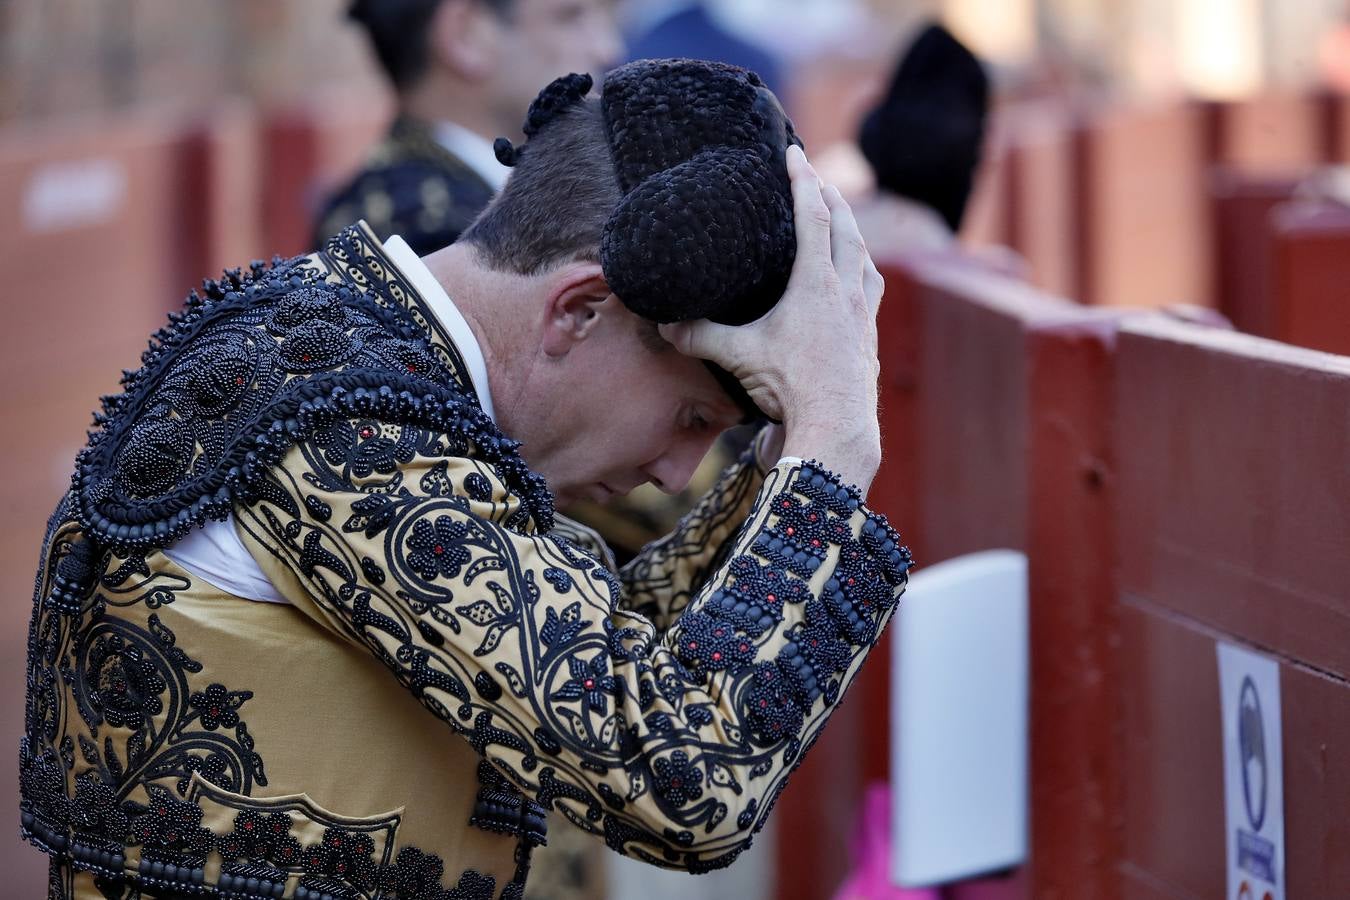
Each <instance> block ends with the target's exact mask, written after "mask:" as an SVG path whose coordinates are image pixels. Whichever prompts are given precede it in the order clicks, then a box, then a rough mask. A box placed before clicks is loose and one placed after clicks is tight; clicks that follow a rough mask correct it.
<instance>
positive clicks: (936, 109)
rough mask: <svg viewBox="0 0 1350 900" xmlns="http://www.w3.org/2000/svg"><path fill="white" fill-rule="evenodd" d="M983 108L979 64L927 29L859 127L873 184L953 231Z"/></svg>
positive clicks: (935, 28) (984, 81) (980, 134)
mask: <svg viewBox="0 0 1350 900" xmlns="http://www.w3.org/2000/svg"><path fill="white" fill-rule="evenodd" d="M988 105H989V79H988V77H987V76H986V75H985V72H984V68H983V67H982V66H981V65H980V62H979V60H977V59H976V58H975V56H974V55H973V54H972V53H971V52H970V51H969V50H967V49H966V48H965V47H964V46H963V45H962V44H961V42H960V41H958V40H957V39H956V38H954V37H952V35H951V33H950V32H948V31H947V30H946V29H945V28H943V27H942V26H941V25H930V26H928V27H927V28H926V29H924V31H923V33H922V34H920V35H919V37H918V39H917V40H915V41H914V43H913V45H911V47H910V49H909V52H908V53H906V54H905V57H904V59H902V60H901V61H900V66H899V67H898V68H897V69H896V72H895V77H894V78H893V79H892V81H891V87H890V91H889V92H888V93H887V94H886V99H884V100H883V101H882V102H881V103H880V105H878V106H877V107H876V109H874V110H872V112H871V113H869V114H868V116H867V118H866V119H865V120H864V121H863V126H862V133H861V135H860V137H859V144H860V145H861V147H862V152H863V155H864V156H866V157H867V161H868V162H869V163H871V165H872V170H873V171H874V172H875V173H876V177H877V184H878V185H879V186H881V187H883V188H885V189H886V190H889V191H892V192H894V193H896V194H900V195H901V196H904V197H909V198H910V199H912V200H917V201H919V202H920V203H925V204H927V205H928V206H931V207H932V208H933V209H935V210H937V212H938V214H939V215H941V216H942V218H943V219H944V220H945V221H946V222H947V224H948V225H949V226H950V227H951V229H952V230H953V231H955V230H957V229H958V228H960V226H961V217H962V216H963V215H964V214H965V209H966V201H967V200H968V199H969V198H970V190H971V185H972V184H973V183H974V178H975V167H976V166H977V165H978V164H979V161H980V149H981V144H982V143H983V141H984V120H985V113H986V111H987V108H988Z"/></svg>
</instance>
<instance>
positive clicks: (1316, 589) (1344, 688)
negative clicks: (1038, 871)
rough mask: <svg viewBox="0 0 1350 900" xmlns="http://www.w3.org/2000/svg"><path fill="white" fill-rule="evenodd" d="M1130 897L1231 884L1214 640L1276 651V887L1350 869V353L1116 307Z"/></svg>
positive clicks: (1308, 889) (1340, 879)
mask: <svg viewBox="0 0 1350 900" xmlns="http://www.w3.org/2000/svg"><path fill="white" fill-rule="evenodd" d="M1117 366H1118V372H1117V378H1116V390H1115V406H1116V425H1115V433H1116V435H1117V436H1118V442H1119V443H1118V456H1117V470H1118V477H1119V485H1118V488H1119V489H1118V494H1117V496H1118V497H1119V500H1118V507H1119V511H1120V512H1119V519H1118V526H1117V527H1118V536H1119V549H1118V552H1117V557H1118V559H1119V561H1120V573H1121V574H1120V590H1121V593H1120V597H1121V610H1122V611H1121V620H1122V624H1123V629H1122V638H1123V641H1122V679H1123V680H1122V695H1123V698H1124V704H1123V707H1124V719H1123V725H1124V729H1123V733H1122V742H1121V745H1122V748H1123V750H1124V755H1125V760H1124V762H1125V765H1124V779H1125V784H1126V785H1127V786H1128V790H1127V792H1126V795H1125V806H1124V814H1125V829H1124V834H1125V862H1124V864H1123V865H1122V867H1121V876H1122V884H1123V886H1124V889H1125V894H1126V896H1130V897H1136V896H1137V897H1166V898H1170V900H1191V898H1194V900H1200V898H1212V897H1218V896H1223V893H1224V890H1225V881H1224V879H1225V850H1224V840H1223V829H1224V808H1223V795H1222V777H1223V776H1222V768H1223V757H1222V744H1221V740H1220V709H1219V694H1218V670H1217V663H1216V660H1215V655H1214V640H1215V638H1220V637H1221V638H1224V639H1226V640H1234V641H1237V642H1240V643H1245V644H1249V645H1252V646H1255V647H1257V648H1258V649H1261V650H1262V651H1264V652H1266V653H1269V654H1271V655H1272V656H1275V657H1276V658H1278V659H1280V660H1281V662H1282V666H1281V674H1280V678H1281V693H1282V705H1283V707H1284V710H1285V712H1284V742H1283V746H1284V753H1285V769H1284V792H1285V793H1284V796H1285V841H1286V848H1287V858H1286V873H1287V874H1286V888H1287V891H1288V896H1290V897H1333V896H1340V895H1341V894H1342V893H1343V892H1344V886H1345V885H1346V884H1347V883H1350V826H1348V825H1347V820H1346V818H1345V816H1344V810H1345V809H1346V808H1347V807H1350V774H1348V773H1347V771H1346V770H1345V767H1344V766H1343V765H1341V764H1340V762H1339V761H1341V760H1344V759H1346V758H1347V756H1348V753H1350V601H1347V596H1346V591H1345V585H1346V583H1347V578H1348V577H1350V563H1348V562H1347V556H1346V554H1345V552H1344V548H1345V547H1346V545H1347V541H1350V519H1347V518H1346V516H1345V514H1344V510H1345V509H1346V508H1347V506H1348V505H1350V474H1347V470H1346V467H1345V465H1344V460H1345V458H1346V453H1347V452H1348V451H1350V435H1347V432H1346V430H1345V428H1344V410H1345V408H1346V406H1347V403H1348V402H1350V361H1347V360H1345V359H1342V358H1339V357H1333V356H1328V355H1324V354H1319V353H1315V352H1312V351H1306V350H1299V349H1295V348H1291V347H1287V346H1284V345H1281V344H1276V343H1273V342H1269V341H1262V340H1260V339H1257V338H1252V337H1248V336H1245V335H1239V334H1235V333H1231V332H1222V331H1215V330H1211V329H1203V328H1196V327H1194V326H1189V325H1184V324H1179V323H1173V322H1163V321H1140V322H1135V323H1129V324H1126V325H1125V326H1124V327H1123V328H1122V331H1121V334H1120V338H1119V345H1118V350H1117Z"/></svg>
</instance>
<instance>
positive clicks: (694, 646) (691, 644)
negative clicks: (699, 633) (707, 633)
mask: <svg viewBox="0 0 1350 900" xmlns="http://www.w3.org/2000/svg"><path fill="white" fill-rule="evenodd" d="M685 646H686V647H688V648H689V649H690V650H697V649H698V641H690V642H689V643H688V644H686V645H685Z"/></svg>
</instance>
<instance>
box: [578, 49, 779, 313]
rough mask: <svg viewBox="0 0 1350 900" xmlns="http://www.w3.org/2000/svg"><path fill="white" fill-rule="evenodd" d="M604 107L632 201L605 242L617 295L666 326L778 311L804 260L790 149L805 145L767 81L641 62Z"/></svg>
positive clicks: (701, 65) (718, 68)
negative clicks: (799, 255) (797, 261)
mask: <svg viewBox="0 0 1350 900" xmlns="http://www.w3.org/2000/svg"><path fill="white" fill-rule="evenodd" d="M600 102H601V111H602V114H603V117H604V120H605V127H606V130H607V136H608V138H609V145H610V149H611V151H612V152H613V157H614V165H615V171H616V174H617V176H618V180H619V187H620V189H621V190H622V191H623V192H624V194H625V196H624V199H623V201H622V202H621V203H620V204H619V207H618V209H617V210H616V211H615V212H614V215H613V217H612V218H611V220H610V222H609V223H608V225H607V226H606V228H605V232H604V238H603V240H602V242H601V247H600V262H601V265H602V266H603V267H604V271H605V278H606V279H607V280H608V282H609V285H610V288H611V289H612V290H613V291H614V293H615V294H616V295H617V296H618V297H619V298H621V299H622V300H623V302H624V303H625V304H627V306H628V307H629V308H630V309H632V310H633V311H634V312H636V313H638V314H639V315H641V316H644V317H646V318H649V319H652V320H654V321H657V322H675V321H681V320H684V319H697V318H709V319H712V320H713V321H716V322H722V323H724V324H742V323H745V322H751V321H754V320H755V319H757V318H759V317H760V316H761V315H763V314H764V313H765V312H767V311H768V310H769V309H771V308H772V307H773V305H774V304H775V303H776V302H777V301H778V298H779V297H780V296H782V293H783V289H784V288H785V287H786V285H787V279H788V275H789V274H790V272H791V270H792V262H793V259H794V258H795V256H796V249H797V248H796V239H795V235H794V232H793V222H792V195H791V187H790V185H789V183H788V177H787V168H786V160H785V157H784V154H785V153H786V151H787V147H788V145H789V144H792V143H797V144H800V141H798V140H797V136H796V134H795V133H794V131H793V129H792V123H791V122H790V121H789V120H788V119H787V117H786V116H785V115H784V114H783V110H782V107H781V106H779V104H778V101H777V99H776V98H774V96H773V94H772V93H771V92H770V91H769V90H768V88H766V87H764V85H763V83H762V82H761V81H760V79H759V77H758V76H757V75H755V74H754V73H753V72H749V71H747V70H745V69H741V68H738V67H736V66H730V65H725V64H722V63H714V62H703V61H700V60H689V59H664V60H640V61H638V62H634V63H629V64H628V65H625V66H621V67H619V68H618V69H615V70H614V71H613V72H611V73H609V74H608V75H607V76H606V77H605V82H604V90H603V93H602V95H601V101H600Z"/></svg>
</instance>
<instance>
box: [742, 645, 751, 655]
mask: <svg viewBox="0 0 1350 900" xmlns="http://www.w3.org/2000/svg"><path fill="white" fill-rule="evenodd" d="M749 649H750V645H749V644H741V652H742V653H744V652H746V651H747V650H749Z"/></svg>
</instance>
